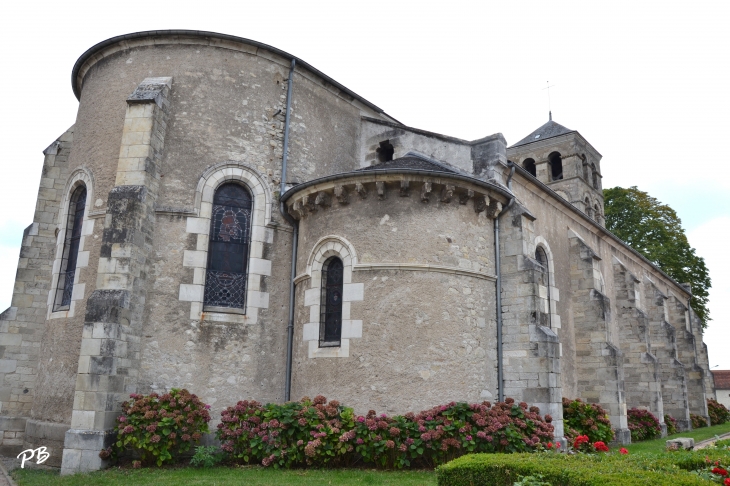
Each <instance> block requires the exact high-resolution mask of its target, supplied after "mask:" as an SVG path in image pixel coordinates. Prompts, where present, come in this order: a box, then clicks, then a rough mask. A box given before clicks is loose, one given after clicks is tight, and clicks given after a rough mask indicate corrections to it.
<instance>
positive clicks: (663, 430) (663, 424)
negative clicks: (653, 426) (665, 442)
mask: <svg viewBox="0 0 730 486" xmlns="http://www.w3.org/2000/svg"><path fill="white" fill-rule="evenodd" d="M660 425H661V426H662V437H666V436H667V424H665V423H664V422H662V423H661V424H660Z"/></svg>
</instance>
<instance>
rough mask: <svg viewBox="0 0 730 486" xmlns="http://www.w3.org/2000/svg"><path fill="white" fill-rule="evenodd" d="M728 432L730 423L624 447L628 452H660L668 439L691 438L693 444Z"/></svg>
mask: <svg viewBox="0 0 730 486" xmlns="http://www.w3.org/2000/svg"><path fill="white" fill-rule="evenodd" d="M729 432H730V422H729V423H725V424H722V425H715V426H713V427H705V428H702V429H695V430H693V431H691V432H680V433H678V434H674V435H670V436H667V437H664V438H662V439H656V440H647V441H644V442H637V443H636V444H631V445H628V446H626V448H627V449H628V450H629V452H662V451H664V449H665V447H666V445H667V444H666V442H667V440H669V439H673V438H677V437H691V438H693V439H694V440H695V444H696V443H698V442H700V441H703V440H706V439H712V438H713V437H715V436H716V435H722V434H727V433H729Z"/></svg>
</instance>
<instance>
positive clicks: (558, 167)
mask: <svg viewBox="0 0 730 486" xmlns="http://www.w3.org/2000/svg"><path fill="white" fill-rule="evenodd" d="M548 162H549V163H550V180H551V181H559V180H562V179H563V157H562V156H561V155H560V154H559V153H558V152H553V153H551V154H550V155H548Z"/></svg>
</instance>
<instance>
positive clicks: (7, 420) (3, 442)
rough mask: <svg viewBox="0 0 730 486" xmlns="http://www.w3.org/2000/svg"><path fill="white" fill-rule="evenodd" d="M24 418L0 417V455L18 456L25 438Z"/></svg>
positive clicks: (25, 420)
mask: <svg viewBox="0 0 730 486" xmlns="http://www.w3.org/2000/svg"><path fill="white" fill-rule="evenodd" d="M26 422H27V419H26V418H25V417H7V416H6V417H0V454H1V455H3V456H8V457H15V456H17V455H18V454H20V453H21V452H22V451H23V449H24V447H23V440H24V437H25V424H26Z"/></svg>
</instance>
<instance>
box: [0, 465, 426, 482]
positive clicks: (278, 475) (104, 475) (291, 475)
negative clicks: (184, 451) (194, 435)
mask: <svg viewBox="0 0 730 486" xmlns="http://www.w3.org/2000/svg"><path fill="white" fill-rule="evenodd" d="M12 475H13V479H15V481H16V482H17V483H18V486H56V485H58V486H95V485H99V486H101V485H103V486H129V485H135V486H144V485H151V486H173V485H174V486H178V485H180V484H184V485H185V486H199V485H200V486H202V485H206V486H207V485H210V486H225V485H234V484H235V485H241V484H245V485H246V486H264V485H267V486H268V485H277V486H279V485H281V486H289V485H291V486H308V485H317V486H320V485H330V484H333V485H338V486H339V485H344V486H347V485H358V486H361V485H365V484H377V485H399V486H422V485H424V486H435V485H436V473H435V472H433V471H376V470H367V469H339V470H326V469H296V470H276V469H267V468H263V467H258V466H248V467H239V468H226V467H216V468H211V469H193V468H189V467H188V468H161V469H119V468H113V469H106V470H104V471H98V472H94V473H91V474H77V475H74V476H63V477H61V476H60V475H59V474H58V473H57V472H50V471H42V470H37V469H36V470H33V469H16V470H15V471H13V473H12Z"/></svg>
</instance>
